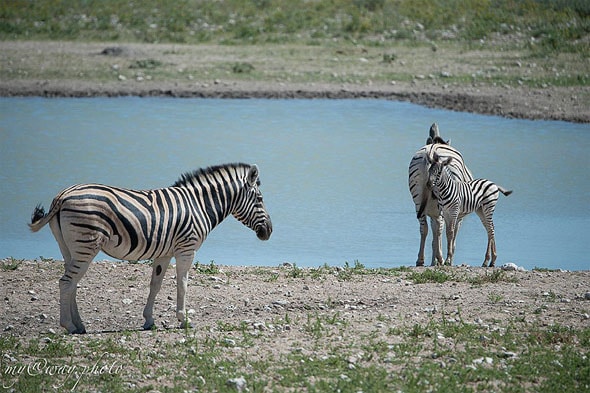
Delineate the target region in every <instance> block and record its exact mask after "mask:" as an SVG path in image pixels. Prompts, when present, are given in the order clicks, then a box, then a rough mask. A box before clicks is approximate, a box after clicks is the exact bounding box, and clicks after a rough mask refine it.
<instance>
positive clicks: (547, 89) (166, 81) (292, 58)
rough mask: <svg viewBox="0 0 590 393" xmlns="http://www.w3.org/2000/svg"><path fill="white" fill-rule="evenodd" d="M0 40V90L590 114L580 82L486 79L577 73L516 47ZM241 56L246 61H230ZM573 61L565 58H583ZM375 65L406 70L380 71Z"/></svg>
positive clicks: (589, 97)
mask: <svg viewBox="0 0 590 393" xmlns="http://www.w3.org/2000/svg"><path fill="white" fill-rule="evenodd" d="M0 50H1V51H2V57H1V58H0V66H1V67H0V75H2V78H0V96H45V97H89V96H127V95H135V96H172V97H221V98H253V97H255V98H383V99H391V100H402V101H410V102H413V103H417V104H420V105H425V106H428V107H435V108H444V109H450V110H455V111H466V112H473V113H480V114H489V115H499V116H504V117H511V118H525V119H552V120H565V121H574V122H584V123H587V122H590V105H588V103H589V102H590V88H588V87H584V86H581V87H580V86H577V87H557V86H551V85H545V86H544V87H543V88H531V87H528V86H527V85H526V84H524V83H522V84H520V85H518V86H510V85H507V84H506V83H501V82H499V83H490V82H489V80H491V79H492V78H495V77H497V76H498V75H505V76H513V77H516V78H522V79H523V80H525V79H527V78H531V77H535V78H544V77H547V78H550V77H552V75H556V74H559V73H560V72H561V73H568V72H574V73H575V72H582V74H583V71H580V70H577V71H576V70H571V69H569V68H568V67H570V66H568V65H567V64H570V63H569V62H568V60H567V59H554V60H553V59H546V60H542V61H543V62H545V63H543V64H542V65H541V64H537V62H535V61H529V60H525V59H524V58H523V56H522V54H521V53H518V52H503V53H494V52H493V51H486V52H481V51H470V52H463V51H460V50H458V49H457V48H449V49H444V48H443V49H440V50H438V51H437V52H436V53H434V52H432V50H431V49H430V48H421V47H417V48H412V47H408V46H400V47H397V48H395V51H396V52H395V53H396V58H398V60H396V61H394V62H392V63H391V64H385V63H384V61H383V56H384V54H383V50H382V49H379V48H353V49H350V48H348V47H345V49H338V48H329V49H326V50H324V49H323V48H321V47H301V46H278V47H273V46H263V47H232V46H211V45H200V46H188V45H171V44H124V45H119V44H116V45H114V46H113V45H112V44H108V43H80V42H30V41H24V42H20V41H18V42H0ZM539 61H541V60H539ZM550 61H554V63H552V62H550ZM241 64H242V65H243V64H246V65H248V66H249V67H252V68H253V69H254V70H255V71H253V72H252V73H248V72H244V73H242V72H240V70H236V69H235V68H232V67H235V66H236V65H238V66H239V65H241ZM576 64H577V63H572V64H571V67H574V68H575V67H578V66H581V67H587V63H582V65H578V66H576ZM584 64H585V65H584ZM562 67H563V68H562ZM571 67H570V68H571ZM232 69H233V72H232ZM384 73H392V74H393V75H411V76H412V79H411V80H407V78H406V79H403V78H402V79H401V80H391V79H388V80H384V79H383V78H381V77H380V75H381V74H384ZM306 78H307V79H309V78H311V80H309V81H308V80H307V79H306ZM470 78H473V80H472V81H469V79H470ZM519 83H521V80H520V79H519Z"/></svg>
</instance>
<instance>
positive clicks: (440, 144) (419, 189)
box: [408, 123, 473, 266]
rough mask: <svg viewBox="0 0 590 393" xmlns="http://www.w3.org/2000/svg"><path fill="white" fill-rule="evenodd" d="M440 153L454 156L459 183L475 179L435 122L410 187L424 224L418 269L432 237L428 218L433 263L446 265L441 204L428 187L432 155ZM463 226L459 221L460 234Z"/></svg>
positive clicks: (414, 166)
mask: <svg viewBox="0 0 590 393" xmlns="http://www.w3.org/2000/svg"><path fill="white" fill-rule="evenodd" d="M434 153H436V154H438V155H439V156H440V157H452V158H453V162H452V164H450V165H449V169H450V171H451V174H452V176H453V177H455V178H456V179H458V180H463V181H469V180H472V179H473V175H472V174H471V172H470V171H469V169H468V168H467V166H466V165H465V164H464V162H463V156H462V155H461V153H460V152H459V151H458V150H457V149H454V148H452V147H451V146H450V145H449V143H448V142H445V141H444V140H443V139H442V138H441V136H440V134H439V131H438V126H437V124H436V123H434V124H433V125H432V126H431V127H430V136H429V138H428V140H427V141H426V145H425V146H423V147H422V148H420V150H418V151H417V152H416V153H415V154H414V156H413V157H412V160H411V161H410V166H409V168H408V186H409V188H410V194H411V195H412V199H413V200H414V204H415V206H416V217H417V218H418V222H419V223H420V249H419V251H418V259H417V260H416V266H424V246H425V244H426V237H427V236H428V223H427V222H426V216H428V217H430V226H431V228H432V233H433V239H432V262H431V264H432V265H433V266H434V265H435V264H438V265H442V264H443V255H442V231H443V227H444V220H443V219H442V217H441V215H440V211H439V208H438V202H437V201H436V199H435V198H434V197H433V196H432V190H431V189H430V187H429V186H428V168H429V167H430V161H429V158H428V157H430V156H432V154H434ZM460 225H461V220H458V222H457V231H458V230H459V227H460Z"/></svg>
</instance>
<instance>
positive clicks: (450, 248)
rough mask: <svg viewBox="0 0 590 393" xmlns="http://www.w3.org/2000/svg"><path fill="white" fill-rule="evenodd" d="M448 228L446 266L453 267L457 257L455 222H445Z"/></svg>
mask: <svg viewBox="0 0 590 393" xmlns="http://www.w3.org/2000/svg"><path fill="white" fill-rule="evenodd" d="M445 224H446V226H447V259H446V260H445V265H448V266H453V258H454V257H455V237H456V236H457V231H456V225H455V221H450V222H445Z"/></svg>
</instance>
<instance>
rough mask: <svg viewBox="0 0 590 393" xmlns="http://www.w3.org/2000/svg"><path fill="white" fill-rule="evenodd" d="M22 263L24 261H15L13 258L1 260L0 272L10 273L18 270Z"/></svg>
mask: <svg viewBox="0 0 590 393" xmlns="http://www.w3.org/2000/svg"><path fill="white" fill-rule="evenodd" d="M23 262H24V259H16V258H13V257H10V258H6V259H3V260H2V261H0V270H2V271H5V272H7V271H12V270H16V269H18V268H19V266H20V265H22V263H23Z"/></svg>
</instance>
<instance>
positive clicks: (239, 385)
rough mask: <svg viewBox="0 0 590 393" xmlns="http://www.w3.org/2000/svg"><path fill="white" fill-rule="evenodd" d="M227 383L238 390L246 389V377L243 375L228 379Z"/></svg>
mask: <svg viewBox="0 0 590 393" xmlns="http://www.w3.org/2000/svg"><path fill="white" fill-rule="evenodd" d="M226 384H227V385H228V386H230V387H233V388H234V389H236V390H237V391H238V392H241V391H243V390H244V389H246V378H244V377H243V376H240V377H239V378H230V379H228V380H227V382H226Z"/></svg>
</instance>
